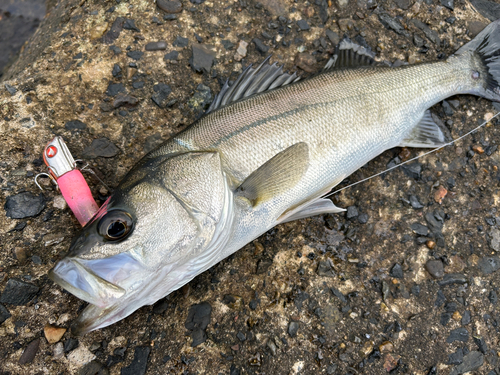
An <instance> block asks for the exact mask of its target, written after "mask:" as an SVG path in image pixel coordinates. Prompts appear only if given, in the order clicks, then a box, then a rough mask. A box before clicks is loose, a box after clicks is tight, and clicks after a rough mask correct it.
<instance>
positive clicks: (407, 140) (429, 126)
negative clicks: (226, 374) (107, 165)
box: [49, 21, 500, 334]
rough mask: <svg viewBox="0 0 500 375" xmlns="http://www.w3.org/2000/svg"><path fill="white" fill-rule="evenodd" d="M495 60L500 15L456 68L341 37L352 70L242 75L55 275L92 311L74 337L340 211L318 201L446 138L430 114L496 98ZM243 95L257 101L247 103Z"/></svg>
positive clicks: (498, 67)
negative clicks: (393, 153)
mask: <svg viewBox="0 0 500 375" xmlns="http://www.w3.org/2000/svg"><path fill="white" fill-rule="evenodd" d="M499 55H500V21H495V22H493V23H491V24H490V25H489V26H487V27H486V28H485V29H484V30H483V31H482V32H481V33H479V34H478V35H477V37H476V38H475V39H474V40H472V41H471V42H469V43H467V44H466V45H465V46H463V47H462V48H460V49H459V50H458V51H457V53H456V54H455V55H452V56H450V57H449V58H448V59H447V60H446V61H438V62H434V63H427V64H420V65H415V66H401V67H399V68H388V67H373V66H369V67H366V66H361V67H359V65H370V64H371V63H372V61H373V60H372V57H373V56H372V55H371V54H370V53H369V51H366V50H365V49H363V48H362V47H360V46H357V45H355V44H353V43H352V42H350V41H348V40H343V41H342V42H341V43H340V45H339V47H338V51H337V57H338V56H340V57H338V61H340V62H341V61H350V62H351V63H352V64H353V65H356V64H357V66H356V67H353V66H350V67H348V68H346V67H344V69H338V66H337V65H338V64H337V60H336V59H335V58H333V59H332V60H331V62H329V63H328V65H327V66H328V68H329V70H326V71H325V72H323V73H321V74H318V75H316V76H314V77H311V78H309V79H305V80H302V81H299V82H295V83H291V84H289V83H288V81H292V80H294V79H295V76H294V75H288V74H285V73H282V71H281V70H280V68H278V67H276V66H274V65H271V66H269V65H267V66H264V65H261V66H260V67H258V68H256V69H253V68H252V69H253V70H252V69H247V70H245V72H244V73H242V75H241V76H240V79H239V80H238V81H237V82H239V83H238V84H237V85H236V84H235V86H232V87H229V86H226V85H225V86H224V87H223V89H222V91H221V94H220V95H221V97H218V98H217V99H216V100H217V102H218V103H221V102H223V103H226V102H227V103H228V104H227V105H224V106H222V107H220V108H217V105H214V108H213V110H212V108H211V109H210V110H211V112H209V113H208V114H207V115H205V116H204V117H202V118H201V119H200V120H198V121H197V122H195V123H194V124H193V125H191V126H190V127H188V128H187V129H186V130H184V131H183V132H181V133H179V134H177V135H176V136H175V137H173V138H171V139H170V140H168V141H166V142H165V143H164V144H163V145H161V146H159V147H158V148H157V149H155V150H153V151H151V152H150V153H149V154H148V155H146V156H145V157H144V158H143V159H142V160H141V161H139V162H138V164H137V165H136V166H135V167H134V168H133V169H132V170H131V171H130V172H129V173H128V174H127V175H126V176H125V178H124V179H123V181H122V182H121V183H120V184H119V185H118V187H117V188H116V190H115V192H114V193H113V195H112V196H111V197H110V198H109V200H108V201H107V202H106V203H105V204H104V205H103V207H101V209H100V210H99V212H98V213H97V214H96V216H95V217H94V219H93V220H92V221H91V222H89V223H88V224H87V225H86V227H85V228H84V229H83V231H82V233H81V234H80V235H79V236H77V237H76V238H75V240H74V241H73V243H72V245H71V247H70V250H69V252H68V254H67V255H66V256H65V257H64V258H63V259H62V260H60V261H59V262H58V263H57V264H56V266H55V267H54V268H53V269H52V270H51V271H50V273H49V276H50V277H51V278H52V279H53V280H54V281H55V282H57V283H58V284H60V285H61V286H62V287H64V288H65V289H67V290H68V291H69V292H71V293H73V294H75V295H76V296H77V297H79V298H81V299H83V300H85V301H87V302H89V303H90V305H89V306H88V307H87V308H86V309H85V310H83V312H82V313H81V315H80V316H79V317H78V319H77V320H76V321H75V322H74V326H73V328H72V330H73V331H74V332H75V333H80V334H83V333H86V332H89V331H92V330H95V329H98V328H102V327H105V326H108V325H110V324H113V323H114V322H116V321H118V320H120V319H123V318H124V317H126V316H128V315H130V314H131V313H133V312H134V311H135V310H136V309H138V308H139V307H141V306H143V305H147V304H153V303H154V302H156V301H157V300H158V299H160V298H162V297H163V296H165V295H168V294H169V293H171V292H172V291H174V290H176V289H178V288H180V287H182V286H183V285H184V284H186V283H187V282H189V281H190V280H192V279H193V278H194V277H195V276H197V275H198V274H200V273H201V272H204V271H205V270H207V269H208V268H210V267H211V266H213V265H214V264H216V263H217V262H219V261H220V260H222V259H224V258H225V257H227V256H229V255H230V254H232V253H234V252H235V251H237V250H238V249H240V248H241V247H242V246H244V245H245V244H247V243H249V242H250V241H252V240H253V239H255V238H257V237H258V236H259V235H261V234H262V233H264V232H266V231H268V230H269V229H270V228H272V227H273V226H275V225H276V224H279V223H282V222H286V221H289V220H296V219H299V218H305V217H309V216H312V215H317V214H324V213H335V212H340V211H342V209H339V208H337V207H335V205H334V204H333V203H332V201H330V200H328V199H324V198H322V196H323V195H324V194H326V193H327V192H328V191H329V190H330V189H331V188H333V187H334V186H335V185H337V184H338V183H340V182H341V181H342V180H343V179H344V178H345V177H347V176H349V175H350V174H351V173H353V172H354V171H355V170H357V169H358V168H360V167H362V166H363V165H364V164H366V163H367V162H368V161H369V160H371V159H373V158H374V157H376V156H377V155H379V154H380V153H382V152H383V151H385V150H387V149H389V148H392V147H395V146H408V147H439V146H442V145H443V144H445V137H444V134H443V132H442V130H441V129H440V128H439V126H438V125H437V124H436V123H435V122H434V121H433V119H432V116H431V115H430V112H429V111H428V108H429V107H431V106H432V105H434V104H435V103H438V102H440V101H441V100H443V99H445V98H447V97H449V96H452V95H455V94H465V93H469V94H474V95H477V96H481V97H484V98H487V99H490V100H495V101H500V84H499V81H500V57H499ZM345 57H347V58H345ZM335 64H337V65H335ZM339 64H340V63H339ZM330 66H334V68H332V69H330ZM268 74H269V75H268ZM270 76H272V77H273V79H274V77H278V78H276V80H277V81H275V82H278V83H277V84H276V86H277V88H274V89H272V90H267V91H266V90H265V87H264V88H261V87H260V86H259V85H260V84H261V83H260V82H266V85H264V84H262V85H264V86H266V87H268V86H269V84H271V82H269V81H268V80H269V77H270ZM254 80H255V81H254ZM259 80H260V81H259ZM275 82H273V83H272V85H275ZM283 82H286V84H285V85H283V86H281V87H279V86H280V85H281V84H283ZM245 85H247V86H245ZM245 87H246V89H247V90H249V91H248V92H249V93H253V92H260V93H258V94H256V95H252V96H248V97H244V98H243V99H240V100H237V98H239V95H240V94H242V95H244V91H245ZM249 87H252V89H249ZM254 89H255V90H256V91H252V90H254ZM261 91H263V92H261ZM233 95H234V96H233ZM249 95H250V94H249ZM233 99H234V100H233ZM217 102H216V103H217ZM210 110H209V111H210Z"/></svg>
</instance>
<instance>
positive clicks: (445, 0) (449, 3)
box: [441, 0, 454, 10]
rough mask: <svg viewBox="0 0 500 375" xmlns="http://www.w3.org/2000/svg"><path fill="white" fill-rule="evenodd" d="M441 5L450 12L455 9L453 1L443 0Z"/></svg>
mask: <svg viewBox="0 0 500 375" xmlns="http://www.w3.org/2000/svg"><path fill="white" fill-rule="evenodd" d="M441 5H442V6H444V7H446V8H448V9H449V10H453V9H454V5H453V0H441Z"/></svg>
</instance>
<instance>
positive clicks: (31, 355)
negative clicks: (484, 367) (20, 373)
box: [19, 339, 40, 365]
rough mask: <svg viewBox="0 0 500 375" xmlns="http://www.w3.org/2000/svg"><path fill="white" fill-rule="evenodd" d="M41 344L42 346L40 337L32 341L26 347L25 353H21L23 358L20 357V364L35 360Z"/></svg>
mask: <svg viewBox="0 0 500 375" xmlns="http://www.w3.org/2000/svg"><path fill="white" fill-rule="evenodd" d="M39 346H40V339H35V340H33V341H31V342H30V343H29V344H28V346H27V347H26V349H24V352H23V354H21V358H19V364H20V365H25V364H27V363H31V362H33V360H34V359H35V356H36V353H37V351H38V347H39Z"/></svg>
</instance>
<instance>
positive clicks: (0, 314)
mask: <svg viewBox="0 0 500 375" xmlns="http://www.w3.org/2000/svg"><path fill="white" fill-rule="evenodd" d="M10 317H11V315H10V312H9V310H7V309H6V308H5V306H4V305H2V304H0V324H2V323H3V322H5V321H6V320H7V319H9V318H10Z"/></svg>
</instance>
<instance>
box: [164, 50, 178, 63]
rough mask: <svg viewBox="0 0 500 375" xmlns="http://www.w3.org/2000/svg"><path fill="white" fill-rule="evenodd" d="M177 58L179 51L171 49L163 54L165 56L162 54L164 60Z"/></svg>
mask: <svg viewBox="0 0 500 375" xmlns="http://www.w3.org/2000/svg"><path fill="white" fill-rule="evenodd" d="M178 58H179V52H178V51H171V52H169V53H167V54H165V56H163V59H164V60H165V61H177V60H178Z"/></svg>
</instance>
